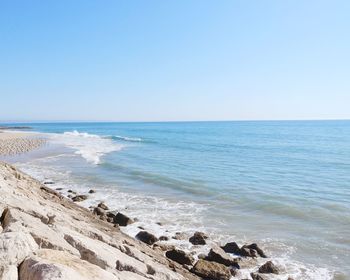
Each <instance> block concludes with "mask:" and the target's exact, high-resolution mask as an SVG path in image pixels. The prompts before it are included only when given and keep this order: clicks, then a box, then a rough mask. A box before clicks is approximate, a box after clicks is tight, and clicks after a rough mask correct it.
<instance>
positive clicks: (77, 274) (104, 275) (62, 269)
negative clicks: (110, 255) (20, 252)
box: [19, 249, 119, 280]
mask: <svg viewBox="0 0 350 280" xmlns="http://www.w3.org/2000/svg"><path fill="white" fill-rule="evenodd" d="M19 276H20V279H21V280H49V279H50V280H59V279H62V280H99V279H105V280H117V279H119V278H118V277H117V276H115V275H113V274H112V273H110V272H107V271H105V270H103V269H101V268H100V267H98V266H96V265H92V264H90V263H88V262H86V261H83V260H80V259H79V258H78V257H76V256H72V255H70V254H68V253H67V252H61V251H55V250H47V249H44V250H40V251H39V252H38V254H37V255H35V256H34V255H33V256H31V257H28V258H27V259H26V260H24V262H23V263H22V264H21V265H20V267H19Z"/></svg>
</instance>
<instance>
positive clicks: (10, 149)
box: [0, 130, 46, 156]
mask: <svg viewBox="0 0 350 280" xmlns="http://www.w3.org/2000/svg"><path fill="white" fill-rule="evenodd" d="M45 143H46V140H45V139H42V138H38V137H37V135H36V134H35V133H21V132H9V131H6V132H5V131H1V130H0V155H2V156H11V155H18V154H21V153H26V152H29V151H32V150H35V149H38V148H40V147H41V146H43V145H44V144H45Z"/></svg>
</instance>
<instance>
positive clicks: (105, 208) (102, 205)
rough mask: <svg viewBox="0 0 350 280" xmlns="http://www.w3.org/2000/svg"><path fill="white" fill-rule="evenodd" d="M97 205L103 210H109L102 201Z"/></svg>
mask: <svg viewBox="0 0 350 280" xmlns="http://www.w3.org/2000/svg"><path fill="white" fill-rule="evenodd" d="M97 207H100V208H101V209H103V210H109V208H108V206H107V205H106V204H104V203H103V202H100V203H99V204H98V205H97Z"/></svg>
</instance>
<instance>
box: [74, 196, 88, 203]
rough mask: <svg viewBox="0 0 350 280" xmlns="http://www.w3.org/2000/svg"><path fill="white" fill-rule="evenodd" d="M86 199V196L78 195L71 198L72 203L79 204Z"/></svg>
mask: <svg viewBox="0 0 350 280" xmlns="http://www.w3.org/2000/svg"><path fill="white" fill-rule="evenodd" d="M87 198H88V196H87V195H86V194H80V195H76V196H74V197H73V198H72V200H73V201H74V202H80V201H84V200H86V199H87Z"/></svg>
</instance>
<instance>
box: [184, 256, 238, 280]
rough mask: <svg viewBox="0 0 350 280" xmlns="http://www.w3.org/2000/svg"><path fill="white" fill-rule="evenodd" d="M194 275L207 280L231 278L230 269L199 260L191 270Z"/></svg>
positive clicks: (226, 279) (227, 279)
mask: <svg viewBox="0 0 350 280" xmlns="http://www.w3.org/2000/svg"><path fill="white" fill-rule="evenodd" d="M191 271H192V272H193V273H194V274H196V275H198V276H200V277H203V278H205V279H212V280H229V279H230V278H231V272H230V269H229V268H227V267H226V266H224V265H223V264H220V263H216V262H210V261H206V260H198V262H197V263H196V264H195V266H194V267H193V268H192V270H191Z"/></svg>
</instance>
